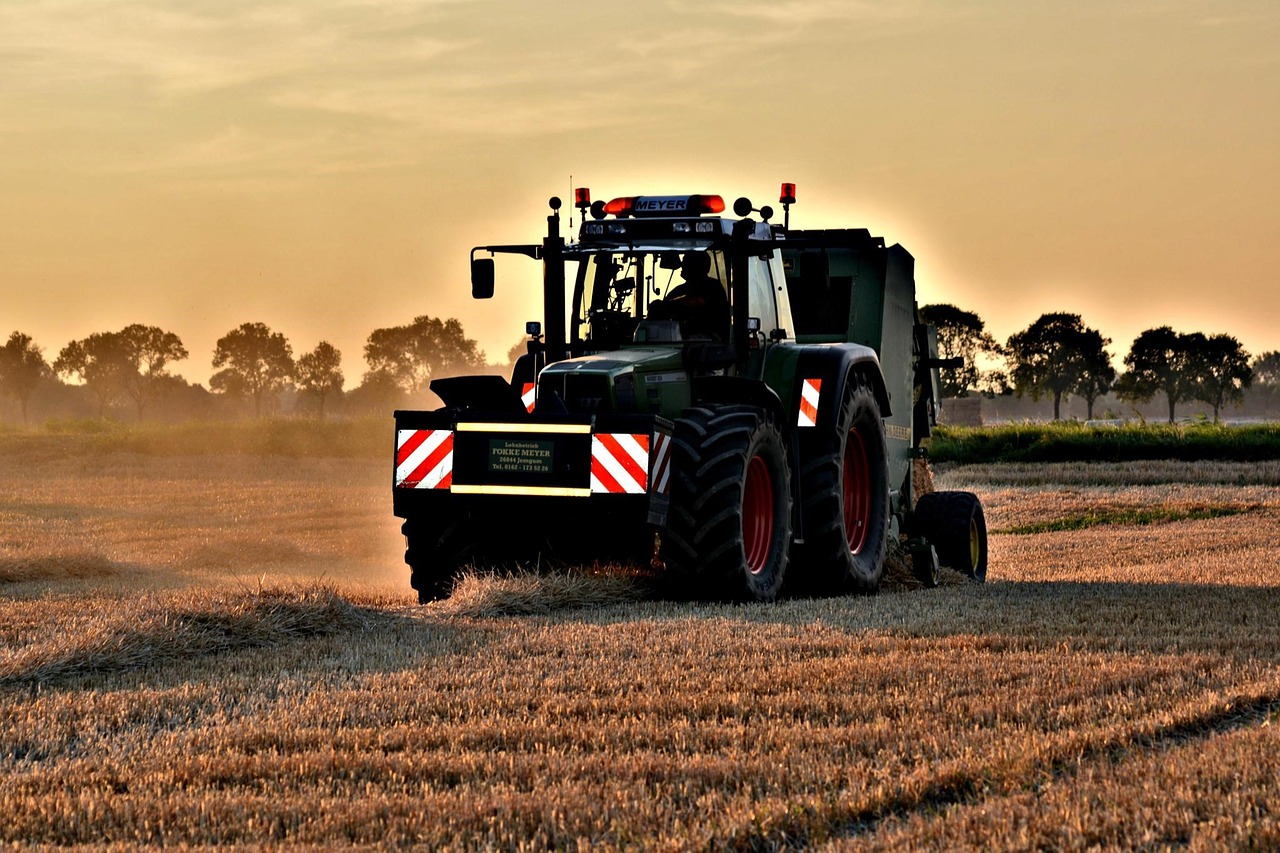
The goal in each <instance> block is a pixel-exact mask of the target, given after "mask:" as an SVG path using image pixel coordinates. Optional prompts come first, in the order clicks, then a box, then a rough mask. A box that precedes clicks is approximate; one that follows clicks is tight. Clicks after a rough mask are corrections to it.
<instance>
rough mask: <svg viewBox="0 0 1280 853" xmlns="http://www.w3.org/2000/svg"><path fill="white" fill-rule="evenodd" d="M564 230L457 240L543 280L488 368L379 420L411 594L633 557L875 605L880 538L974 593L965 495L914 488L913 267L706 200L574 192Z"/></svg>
mask: <svg viewBox="0 0 1280 853" xmlns="http://www.w3.org/2000/svg"><path fill="white" fill-rule="evenodd" d="M574 196H575V198H574V203H575V207H576V208H577V209H578V211H579V212H580V214H581V220H582V221H581V227H580V229H579V231H578V233H577V234H576V235H575V237H574V239H570V240H566V239H565V238H564V237H562V236H561V221H560V217H561V214H560V209H561V207H562V203H561V201H560V199H558V198H552V199H551V200H550V201H549V206H550V208H551V212H550V214H549V215H548V216H547V233H546V237H545V238H544V239H543V240H542V241H541V242H540V243H532V244H506V245H488V246H477V247H476V248H474V249H472V251H471V288H472V295H473V296H474V297H475V298H478V299H489V298H492V297H493V295H494V293H495V289H496V288H495V278H496V275H495V256H497V255H510V254H515V255H523V256H525V257H527V258H530V259H533V260H534V261H538V262H540V263H541V265H542V302H543V305H542V308H543V311H542V319H541V320H539V321H533V322H529V323H527V324H526V333H527V335H528V337H529V340H528V344H527V351H526V353H525V354H524V355H522V356H521V357H520V358H519V359H518V360H517V362H516V364H515V367H514V370H513V373H512V375H511V377H510V379H507V378H506V377H503V376H497V375H474V376H457V377H450V378H441V379H436V380H433V381H432V383H431V386H430V387H431V390H432V391H433V392H434V393H435V394H436V395H437V396H439V398H440V400H441V401H442V403H443V406H442V407H440V408H438V409H436V410H434V411H405V410H401V411H397V412H396V413H395V429H396V457H395V469H394V478H393V489H392V494H393V504H394V512H395V514H396V516H398V517H399V518H402V519H403V520H404V521H403V525H402V531H403V533H404V536H405V540H406V544H407V549H406V551H405V562H406V563H407V564H408V566H409V569H410V580H411V584H412V586H413V588H414V589H415V590H416V591H417V593H418V598H419V601H420V602H428V601H432V600H435V599H439V598H442V597H447V596H448V595H449V594H450V592H451V590H452V587H453V584H454V581H455V579H456V577H457V576H458V573H459V572H460V571H461V569H462V568H463V567H465V566H466V565H468V564H480V565H500V564H507V563H525V564H528V563H535V562H536V563H539V564H543V563H546V562H550V561H552V560H553V559H563V560H606V559H608V560H615V559H616V560H626V559H633V560H640V561H648V562H650V563H651V564H652V565H656V566H658V567H660V568H661V569H662V570H663V571H664V573H665V574H664V577H666V578H668V579H669V580H670V581H671V583H672V584H674V585H676V586H677V587H678V588H679V589H681V590H683V591H684V592H685V593H687V594H688V595H691V596H693V597H697V598H701V599H708V600H729V601H772V600H774V599H775V598H777V597H778V596H779V595H833V594H841V593H847V592H861V593H871V592H874V591H875V590H876V589H877V588H878V586H879V584H880V581H881V577H882V575H883V573H884V568H885V560H886V552H887V550H888V548H889V544H890V542H891V541H894V542H898V543H900V544H901V545H902V550H903V552H904V553H905V554H906V555H907V556H908V558H909V561H910V565H911V568H912V571H913V573H914V574H915V575H916V576H917V577H918V578H919V579H920V580H921V581H922V582H923V583H924V585H926V586H936V585H937V583H938V581H939V570H940V566H942V565H945V566H949V567H951V568H953V569H955V570H957V571H959V572H962V573H964V574H966V575H968V576H969V577H970V578H972V579H974V580H976V581H982V580H984V579H985V576H986V570H987V533H986V522H985V517H984V514H983V508H982V504H981V503H980V502H979V500H978V498H977V497H976V496H975V495H973V494H971V493H968V492H936V491H930V490H929V489H930V488H931V486H930V484H928V483H927V482H926V481H927V479H928V478H927V476H924V475H922V472H927V468H925V466H924V464H923V460H924V459H925V458H926V454H927V450H926V448H927V444H928V440H929V436H930V431H931V429H932V427H933V426H934V425H935V424H936V409H937V406H936V402H937V399H938V378H937V371H938V369H939V368H940V367H954V366H957V365H955V364H952V363H950V362H947V361H945V360H941V359H939V358H938V356H937V345H936V338H935V333H934V330H933V328H932V327H930V326H928V325H925V324H923V323H921V322H920V320H919V316H918V313H917V309H916V302H915V279H914V264H915V261H914V259H913V258H912V256H911V254H910V253H909V252H907V250H906V249H904V248H903V247H902V246H900V245H892V246H886V245H885V240H884V239H883V238H882V237H877V236H873V235H872V234H871V233H870V232H869V231H868V230H866V229H861V228H848V229H823V230H802V229H792V228H790V214H791V206H792V205H793V204H794V203H795V200H796V198H795V185H794V184H790V183H785V184H783V185H782V191H781V194H780V197H779V203H780V204H781V205H782V206H783V211H784V223H783V224H782V225H778V224H775V223H774V222H772V221H771V220H773V218H774V211H773V210H772V209H771V208H770V207H768V206H764V207H761V208H758V209H757V208H755V207H754V206H753V204H752V202H751V201H750V200H748V199H745V198H740V199H738V200H737V201H736V202H735V203H734V205H733V216H725V215H723V214H724V212H725V203H724V200H723V198H722V197H721V196H718V195H706V194H695V195H663V196H655V195H642V196H625V197H619V198H613V199H612V200H610V201H608V202H607V203H606V202H602V201H595V202H592V201H591V196H590V191H589V190H588V189H586V188H582V189H576V190H575V191H574Z"/></svg>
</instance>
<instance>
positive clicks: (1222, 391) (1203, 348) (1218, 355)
mask: <svg viewBox="0 0 1280 853" xmlns="http://www.w3.org/2000/svg"><path fill="white" fill-rule="evenodd" d="M1194 344H1195V346H1194V348H1193V350H1192V353H1191V369H1192V372H1193V375H1194V379H1195V383H1194V385H1193V387H1192V391H1191V393H1192V396H1194V397H1195V398H1196V399H1197V400H1201V401H1203V402H1205V403H1208V404H1209V405H1210V406H1213V420H1214V423H1217V422H1218V421H1219V420H1220V419H1221V418H1220V417H1219V415H1220V413H1221V411H1222V406H1223V404H1224V403H1227V402H1234V403H1236V404H1239V403H1240V402H1241V401H1242V400H1243V399H1244V389H1245V388H1248V387H1249V383H1250V382H1251V381H1252V380H1253V369H1252V368H1250V367H1249V353H1247V352H1245V350H1244V347H1242V346H1241V345H1240V342H1239V341H1238V340H1236V339H1235V338H1233V337H1232V336H1231V335H1210V336H1209V337H1205V336H1204V335H1199V339H1198V340H1196V341H1194Z"/></svg>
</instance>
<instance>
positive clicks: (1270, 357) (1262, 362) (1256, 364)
mask: <svg viewBox="0 0 1280 853" xmlns="http://www.w3.org/2000/svg"><path fill="white" fill-rule="evenodd" d="M1252 366H1253V380H1254V382H1256V383H1257V384H1259V385H1280V352H1276V351H1275V350H1272V351H1270V352H1264V353H1263V354H1262V355H1260V356H1258V357H1257V358H1255V359H1254V360H1253V365H1252Z"/></svg>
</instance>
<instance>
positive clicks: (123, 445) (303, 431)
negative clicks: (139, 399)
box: [0, 412, 395, 459]
mask: <svg viewBox="0 0 1280 853" xmlns="http://www.w3.org/2000/svg"><path fill="white" fill-rule="evenodd" d="M394 435H395V425H394V422H393V421H392V419H391V414H390V412H388V413H387V416H386V417H367V418H344V419H330V420H323V421H322V420H315V419H311V418H263V419H262V420H257V421H190V422H188V423H181V424H150V423H140V424H139V423H132V424H123V423H119V422H116V421H106V420H77V421H49V422H48V423H46V424H45V426H44V431H43V432H0V457H3V456H12V457H14V458H18V459H58V458H68V457H73V456H83V455H86V454H102V453H136V454H139V455H143V456H165V457H167V456H284V457H290V458H303V457H311V458H369V459H377V458H383V457H385V458H390V455H391V453H392V447H393V441H394Z"/></svg>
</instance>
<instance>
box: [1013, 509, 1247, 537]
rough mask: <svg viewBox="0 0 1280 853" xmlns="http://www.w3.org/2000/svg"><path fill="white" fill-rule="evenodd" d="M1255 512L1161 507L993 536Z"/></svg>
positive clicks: (1107, 512) (1102, 513)
mask: <svg viewBox="0 0 1280 853" xmlns="http://www.w3.org/2000/svg"><path fill="white" fill-rule="evenodd" d="M1255 509H1257V507H1254V506H1203V507H1194V508H1192V509H1172V508H1168V509H1163V508H1160V507H1155V508H1152V509H1104V510H1095V511H1091V512H1086V513H1083V514H1080V515H1065V516H1063V517H1061V518H1055V519H1053V520H1052V521H1041V522H1037V523H1036V524H1020V525H1017V526H1015V527H1006V528H1004V529H1003V530H995V531H992V532H994V533H1011V534H1013V535H1015V536H1025V535H1028V534H1031V533H1056V532H1058V531H1063V530H1083V529H1085V528H1086V527H1098V526H1100V525H1104V524H1131V525H1143V524H1166V523H1168V522H1171V521H1196V520H1200V519H1205V518H1223V517H1225V516H1229V515H1242V514H1244V513H1246V512H1252V511H1253V510H1255Z"/></svg>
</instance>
